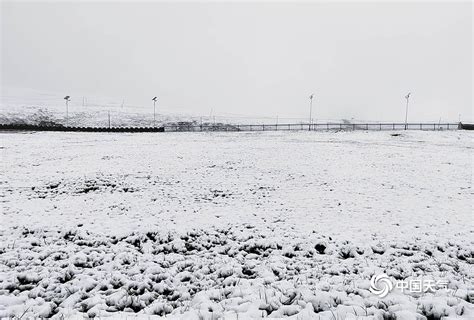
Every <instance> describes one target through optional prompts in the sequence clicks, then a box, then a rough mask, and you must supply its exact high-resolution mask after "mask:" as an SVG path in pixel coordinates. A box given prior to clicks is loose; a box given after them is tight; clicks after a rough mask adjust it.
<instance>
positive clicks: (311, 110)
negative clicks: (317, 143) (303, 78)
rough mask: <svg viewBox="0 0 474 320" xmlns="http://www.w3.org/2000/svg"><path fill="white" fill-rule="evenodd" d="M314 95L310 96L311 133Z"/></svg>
mask: <svg viewBox="0 0 474 320" xmlns="http://www.w3.org/2000/svg"><path fill="white" fill-rule="evenodd" d="M313 98H314V93H312V94H311V95H310V96H309V130H310V131H311V122H312V113H313Z"/></svg>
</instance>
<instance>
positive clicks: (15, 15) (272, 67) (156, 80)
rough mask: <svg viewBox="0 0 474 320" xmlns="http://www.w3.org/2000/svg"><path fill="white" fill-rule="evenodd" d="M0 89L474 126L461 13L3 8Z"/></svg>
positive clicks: (203, 108)
mask: <svg viewBox="0 0 474 320" xmlns="http://www.w3.org/2000/svg"><path fill="white" fill-rule="evenodd" d="M1 8H2V10H1V28H2V30H1V34H2V37H1V44H2V46H1V53H2V56H1V68H2V69H1V76H2V79H1V81H2V82H1V83H2V86H5V87H6V86H15V87H27V88H34V89H42V90H48V91H55V92H64V94H67V93H69V92H78V93H84V94H86V93H87V94H96V95H104V96H111V97H117V98H119V99H121V98H122V97H123V98H125V99H126V101H127V102H129V103H132V102H133V103H135V104H139V105H150V104H151V101H150V99H151V98H152V96H154V95H158V97H159V99H160V104H161V105H162V106H166V107H167V109H172V110H176V112H184V111H194V112H202V113H203V114H209V111H210V109H211V108H213V109H214V112H215V113H232V114H242V115H269V116H276V115H280V116H281V117H284V116H301V117H305V116H306V115H307V114H308V96H309V94H310V93H312V92H314V93H315V94H316V99H315V109H316V118H319V119H321V118H324V119H340V118H352V117H354V118H356V119H366V120H385V121H402V120H403V119H404V113H405V100H404V96H405V94H406V93H407V92H408V91H411V92H413V95H412V100H411V107H410V116H409V117H410V119H412V120H430V121H437V120H438V119H439V118H440V117H441V118H442V119H443V120H457V119H458V115H459V114H461V115H462V118H463V119H464V120H471V121H472V119H473V116H472V104H473V92H472V91H473V82H472V73H473V65H472V54H473V52H472V41H473V30H472V15H473V8H472V3H471V2H470V1H466V2H464V3H452V2H444V3H430V2H422V3H410V2H401V3H376V2H372V3H362V2H361V3H358V2H352V3H336V4H333V3H328V2H320V3H317V2H312V3H290V2H288V3H239V4H237V3H220V4H216V3H174V4H173V3H166V2H143V3H132V2H125V3H114V2H107V3H98V2H88V3H75V2H67V3H58V2H53V3H42V2H39V3H11V2H2V4H1Z"/></svg>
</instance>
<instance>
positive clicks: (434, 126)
mask: <svg viewBox="0 0 474 320" xmlns="http://www.w3.org/2000/svg"><path fill="white" fill-rule="evenodd" d="M433 130H434V131H436V123H433Z"/></svg>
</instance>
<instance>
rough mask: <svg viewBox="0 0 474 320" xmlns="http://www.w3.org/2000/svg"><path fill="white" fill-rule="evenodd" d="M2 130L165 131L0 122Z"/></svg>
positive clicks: (140, 128)
mask: <svg viewBox="0 0 474 320" xmlns="http://www.w3.org/2000/svg"><path fill="white" fill-rule="evenodd" d="M1 130H12V131H68V132H165V128H164V127H110V128H109V127H66V126H62V125H53V126H42V125H34V124H0V131H1Z"/></svg>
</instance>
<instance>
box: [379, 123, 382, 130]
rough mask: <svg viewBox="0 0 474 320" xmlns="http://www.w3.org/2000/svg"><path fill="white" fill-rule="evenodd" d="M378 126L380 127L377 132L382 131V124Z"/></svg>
mask: <svg viewBox="0 0 474 320" xmlns="http://www.w3.org/2000/svg"><path fill="white" fill-rule="evenodd" d="M379 125H380V130H379V131H382V124H381V123H379Z"/></svg>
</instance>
